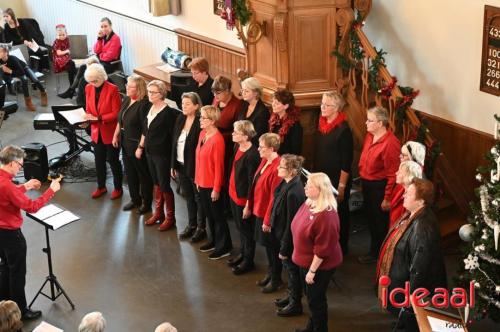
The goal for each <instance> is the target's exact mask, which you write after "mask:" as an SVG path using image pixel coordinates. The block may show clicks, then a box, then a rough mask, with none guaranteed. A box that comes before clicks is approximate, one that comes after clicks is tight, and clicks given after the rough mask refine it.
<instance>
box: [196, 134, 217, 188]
mask: <svg viewBox="0 0 500 332" xmlns="http://www.w3.org/2000/svg"><path fill="white" fill-rule="evenodd" d="M206 135H207V132H206V131H205V129H203V130H202V131H201V132H200V137H199V138H198V146H197V147H196V168H195V171H194V182H195V183H196V184H197V185H198V186H200V187H202V188H213V190H215V191H216V192H218V193H220V190H221V188H222V184H223V183H224V138H223V137H222V135H221V133H220V132H219V131H217V132H216V133H215V135H213V136H212V137H210V138H209V139H207V141H206V142H205V143H203V144H202V142H203V138H205V136H206Z"/></svg>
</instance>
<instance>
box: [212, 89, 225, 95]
mask: <svg viewBox="0 0 500 332" xmlns="http://www.w3.org/2000/svg"><path fill="white" fill-rule="evenodd" d="M224 92H225V91H224V90H221V91H212V93H213V94H214V96H217V95H220V94H222V93H224Z"/></svg>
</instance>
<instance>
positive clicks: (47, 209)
mask: <svg viewBox="0 0 500 332" xmlns="http://www.w3.org/2000/svg"><path fill="white" fill-rule="evenodd" d="M28 216H29V217H31V218H32V219H35V220H36V221H39V222H41V223H43V224H45V225H46V226H48V227H50V229H52V230H56V229H59V228H61V227H63V226H65V225H67V224H70V223H72V222H73V221H76V220H79V219H80V217H79V216H77V215H76V214H74V213H73V212H70V211H68V210H63V209H61V208H60V207H58V206H56V205H54V204H48V205H46V206H44V207H43V208H41V209H40V210H38V212H36V213H28Z"/></svg>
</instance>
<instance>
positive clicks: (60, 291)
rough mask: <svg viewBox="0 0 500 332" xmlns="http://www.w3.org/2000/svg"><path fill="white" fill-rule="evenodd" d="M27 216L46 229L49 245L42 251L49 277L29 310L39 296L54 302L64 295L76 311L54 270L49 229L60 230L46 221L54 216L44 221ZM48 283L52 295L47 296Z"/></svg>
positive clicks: (28, 214) (31, 215) (30, 215)
mask: <svg viewBox="0 0 500 332" xmlns="http://www.w3.org/2000/svg"><path fill="white" fill-rule="evenodd" d="M62 212H64V210H62ZM26 215H27V216H28V217H30V218H31V219H33V220H35V221H36V222H38V223H39V224H41V225H43V226H44V227H45V240H46V243H47V247H46V248H42V251H43V252H44V253H46V254H47V263H48V266H49V275H48V276H47V277H46V278H45V281H44V282H43V284H42V287H40V289H39V290H38V292H37V293H36V295H35V297H34V298H33V300H32V301H31V303H30V304H29V306H28V308H30V309H31V306H32V305H33V303H34V302H35V300H36V299H37V297H38V295H43V296H45V297H46V298H48V299H49V300H52V301H55V300H56V299H57V298H58V297H59V296H61V295H64V297H65V298H66V300H67V301H68V302H69V304H70V305H71V309H73V310H75V305H74V304H73V302H72V301H71V299H70V298H69V296H68V294H66V291H65V290H64V288H63V287H62V285H61V283H60V282H59V281H58V280H57V277H56V276H55V274H54V270H53V268H52V250H51V248H50V237H49V229H51V230H56V229H58V228H54V226H53V225H52V224H50V223H48V222H46V220H47V221H48V220H49V219H50V218H51V217H53V216H54V215H52V216H49V217H47V218H44V219H40V218H38V217H36V216H35V215H33V214H31V213H26ZM47 283H49V284H50V295H47V294H45V293H44V292H43V288H44V287H45V285H46V284H47Z"/></svg>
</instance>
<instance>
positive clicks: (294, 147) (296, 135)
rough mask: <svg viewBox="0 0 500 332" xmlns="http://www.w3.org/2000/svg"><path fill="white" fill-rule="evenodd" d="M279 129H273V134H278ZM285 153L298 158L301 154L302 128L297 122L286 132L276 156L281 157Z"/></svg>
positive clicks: (278, 127)
mask: <svg viewBox="0 0 500 332" xmlns="http://www.w3.org/2000/svg"><path fill="white" fill-rule="evenodd" d="M280 128H281V126H276V127H274V128H273V133H275V134H278V132H279V130H280ZM286 153H291V154H296V155H299V156H300V155H301V154H302V126H301V125H300V122H299V121H298V120H297V122H295V123H294V124H293V125H292V127H291V128H290V129H289V130H288V133H287V134H286V135H285V138H284V139H283V142H281V144H280V148H279V150H278V154H279V155H280V156H282V155H284V154H286Z"/></svg>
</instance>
